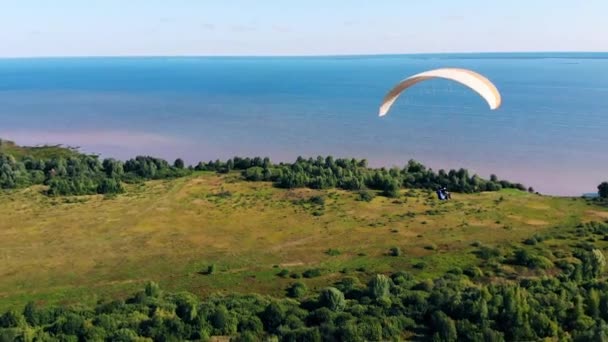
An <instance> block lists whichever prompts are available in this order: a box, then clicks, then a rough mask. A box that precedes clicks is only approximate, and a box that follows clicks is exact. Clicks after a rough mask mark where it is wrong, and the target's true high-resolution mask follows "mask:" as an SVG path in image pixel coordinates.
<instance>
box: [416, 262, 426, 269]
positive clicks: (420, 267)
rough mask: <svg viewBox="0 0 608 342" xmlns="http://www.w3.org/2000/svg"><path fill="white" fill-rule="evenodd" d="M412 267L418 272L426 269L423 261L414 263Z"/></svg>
mask: <svg viewBox="0 0 608 342" xmlns="http://www.w3.org/2000/svg"><path fill="white" fill-rule="evenodd" d="M413 267H414V268H415V269H418V270H423V269H425V268H426V263H425V262H424V261H421V262H418V263H415V264H414V265H413Z"/></svg>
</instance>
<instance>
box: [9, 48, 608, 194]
mask: <svg viewBox="0 0 608 342" xmlns="http://www.w3.org/2000/svg"><path fill="white" fill-rule="evenodd" d="M438 67H464V68H471V69H473V70H476V71H478V72H480V73H483V74H485V75H486V76H488V77H489V78H490V79H491V80H492V81H493V82H494V83H495V84H496V85H497V86H498V88H499V90H500V91H501V93H502V96H503V106H502V107H501V108H500V109H499V110H497V111H490V110H489V109H488V108H487V105H486V103H485V102H484V101H483V100H482V99H481V98H480V97H478V96H477V95H476V94H474V93H473V92H471V91H469V90H468V89H466V88H463V87H462V86H460V85H458V84H455V83H451V82H448V81H442V80H433V81H428V82H426V83H423V84H420V85H417V86H416V87H414V88H412V89H411V90H410V91H409V92H408V93H407V95H404V96H403V97H401V98H400V99H399V101H398V102H397V103H396V104H395V106H394V107H393V109H392V111H391V112H390V113H389V115H388V116H387V117H384V118H379V117H378V116H377V110H378V105H379V102H380V100H381V99H382V97H383V96H384V94H385V92H386V91H387V90H388V89H389V88H390V87H391V86H392V85H393V84H394V83H396V82H397V81H399V80H400V79H402V78H404V77H406V76H408V75H410V74H414V73H417V72H421V71H424V70H427V69H431V68H438ZM607 132H608V53H589V54H568V53H560V54H454V55H406V56H371V57H367V56H357V57H302V58H300V57H283V58H279V57H277V58H272V57H263V58H262V57H252V58H245V57H226V58H220V57H214V58H178V57H159V58H66V59H61V58H59V59H4V60H0V137H2V138H6V139H11V140H15V141H17V142H18V143H21V144H42V143H65V144H68V145H72V146H79V147H81V148H82V149H83V150H84V151H87V152H96V153H100V154H102V155H103V156H114V157H118V158H127V157H131V156H133V155H135V154H152V155H158V156H161V157H164V158H168V159H173V158H175V157H178V156H182V157H184V158H185V159H186V160H187V161H188V162H191V163H194V162H197V161H199V160H209V159H216V158H227V157H231V156H234V155H247V156H253V155H262V156H270V157H271V158H272V159H273V160H277V161H281V160H293V159H295V158H296V157H297V156H298V155H303V156H316V155H327V154H332V155H335V156H347V157H358V158H367V159H368V160H369V161H370V164H372V165H376V166H379V165H385V166H393V165H403V164H404V163H405V162H406V161H407V160H408V159H410V158H414V159H417V160H420V161H422V162H424V163H425V164H428V165H429V166H431V167H433V168H434V169H439V168H455V167H460V166H463V167H466V168H468V169H470V170H472V171H474V172H477V173H478V174H480V175H482V176H484V177H487V176H488V175H489V174H490V173H496V174H498V175H499V176H500V177H504V178H507V179H510V180H513V181H520V182H524V183H525V184H527V185H531V186H533V187H535V189H537V190H540V191H541V192H544V193H550V194H560V195H580V194H582V193H584V192H593V191H595V187H596V186H597V184H599V183H600V181H602V180H608V154H607V153H606V142H607Z"/></svg>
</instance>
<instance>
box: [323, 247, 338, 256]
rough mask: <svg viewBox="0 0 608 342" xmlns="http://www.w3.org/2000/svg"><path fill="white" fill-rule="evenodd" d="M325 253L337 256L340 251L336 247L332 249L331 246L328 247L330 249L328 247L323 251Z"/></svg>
mask: <svg viewBox="0 0 608 342" xmlns="http://www.w3.org/2000/svg"><path fill="white" fill-rule="evenodd" d="M325 254H327V255H330V256H338V255H340V254H341V253H340V251H339V250H337V249H332V248H330V249H328V250H327V251H326V252H325Z"/></svg>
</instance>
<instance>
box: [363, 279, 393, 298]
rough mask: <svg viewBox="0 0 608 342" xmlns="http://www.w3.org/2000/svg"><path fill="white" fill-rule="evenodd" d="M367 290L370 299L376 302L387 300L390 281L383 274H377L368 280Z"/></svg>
mask: <svg viewBox="0 0 608 342" xmlns="http://www.w3.org/2000/svg"><path fill="white" fill-rule="evenodd" d="M367 288H368V290H369V294H370V296H371V297H372V298H374V299H376V300H380V299H384V298H387V297H388V295H389V291H390V288H391V283H390V279H389V278H388V277H387V276H385V275H383V274H377V275H376V276H375V277H373V278H372V280H370V282H369V284H368V286H367Z"/></svg>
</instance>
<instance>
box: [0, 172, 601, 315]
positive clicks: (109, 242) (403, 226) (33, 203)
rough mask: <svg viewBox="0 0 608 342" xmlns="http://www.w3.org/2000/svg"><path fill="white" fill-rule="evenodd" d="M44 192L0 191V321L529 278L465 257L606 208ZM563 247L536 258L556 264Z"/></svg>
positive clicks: (193, 182)
mask: <svg viewBox="0 0 608 342" xmlns="http://www.w3.org/2000/svg"><path fill="white" fill-rule="evenodd" d="M43 190H44V186H39V185H36V186H31V187H28V188H24V189H14V190H4V191H2V192H0V218H1V219H0V241H1V243H0V308H13V307H15V308H18V307H23V305H24V304H25V303H27V302H29V301H34V302H37V303H40V304H66V303H67V304H71V303H76V302H78V303H84V304H92V303H95V302H97V301H99V300H102V299H106V300H107V299H110V298H120V297H124V296H127V295H128V294H131V293H132V292H133V291H134V290H135V289H140V288H142V287H143V286H144V284H145V283H146V282H148V281H155V282H157V283H159V284H160V285H161V287H162V288H163V289H166V290H169V291H179V290H187V291H189V292H192V293H194V294H196V295H200V296H207V295H210V294H214V293H226V294H227V293H259V294H269V295H272V296H278V297H283V296H285V290H286V288H287V287H288V286H289V285H290V284H292V283H293V282H294V279H298V281H301V282H303V283H305V284H306V285H307V286H308V287H309V288H310V289H312V290H317V289H321V288H323V287H325V286H327V285H329V284H332V283H335V282H336V281H337V280H339V279H341V278H342V277H344V276H347V275H348V276H351V277H357V278H359V279H360V280H361V281H362V282H364V281H367V280H368V279H369V278H371V277H372V276H374V275H376V274H378V273H390V272H395V271H407V272H409V273H411V274H412V275H414V277H416V278H417V279H419V280H423V279H427V278H429V279H430V278H435V277H438V276H440V275H442V274H444V273H445V272H447V271H449V270H451V269H453V268H455V267H456V268H460V269H466V268H467V267H471V266H480V267H482V268H484V271H485V272H486V275H490V277H489V278H488V279H489V280H490V281H491V278H492V277H491V275H492V272H499V273H500V274H501V275H503V276H507V277H508V276H509V275H511V276H517V277H525V276H532V275H534V272H535V271H534V270H532V269H528V268H525V269H524V270H520V269H516V268H515V267H514V266H510V265H502V264H501V265H499V266H496V267H498V268H499V269H496V267H495V269H494V270H493V271H492V270H488V271H486V269H488V268H489V266H488V265H486V264H484V261H483V260H482V259H481V258H479V257H478V256H477V255H476V254H475V253H474V252H475V251H477V250H478V247H479V246H481V245H483V246H489V247H492V248H496V249H498V250H503V251H505V254H506V253H508V252H509V251H511V250H512V249H513V248H515V247H517V248H530V249H533V248H535V246H534V245H533V244H522V242H523V241H525V240H526V239H529V238H531V237H533V236H535V235H537V236H541V235H543V234H545V235H551V236H553V237H555V236H559V235H560V232H562V231H563V232H571V231H572V230H573V229H574V228H575V227H576V226H577V225H579V224H580V223H584V222H592V221H605V220H608V208H606V207H605V206H601V205H600V204H597V203H595V202H589V201H587V200H585V199H582V198H562V197H551V196H541V195H537V194H531V193H527V192H523V191H519V190H514V189H507V190H501V191H497V192H482V193H474V194H453V199H452V200H451V201H438V200H437V199H436V196H435V194H434V193H433V192H430V191H425V190H409V189H404V190H401V191H400V194H399V196H398V197H397V198H387V197H382V196H376V197H374V198H373V199H372V200H371V201H369V202H367V201H362V200H361V199H360V198H359V195H358V194H357V193H355V192H349V191H343V190H337V189H331V190H312V189H291V190H289V189H278V188H275V187H273V186H272V184H271V183H270V182H247V181H244V180H243V179H242V177H241V176H240V173H235V172H232V173H229V174H217V173H215V172H195V173H194V174H192V175H190V176H186V177H182V178H178V179H172V180H154V181H148V182H145V183H139V184H127V185H125V192H124V193H123V194H118V195H105V196H104V195H90V196H65V197H49V196H45V195H44V194H43ZM576 239H577V238H576V236H575V235H572V234H569V235H567V236H566V235H564V236H561V237H560V238H552V239H549V240H546V241H544V243H543V245H545V246H547V247H548V248H550V249H551V251H552V253H553V254H555V255H557V254H558V253H556V252H557V251H559V250H560V249H569V248H570V247H571V245H572V244H575V243H577V240H576ZM594 244H595V246H596V248H600V249H602V250H603V249H606V248H608V242H605V241H603V240H600V241H595V242H594ZM209 271H212V272H209ZM539 272H540V271H539ZM542 272H545V271H542ZM546 272H549V273H550V272H551V270H550V269H549V270H548V271H546Z"/></svg>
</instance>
